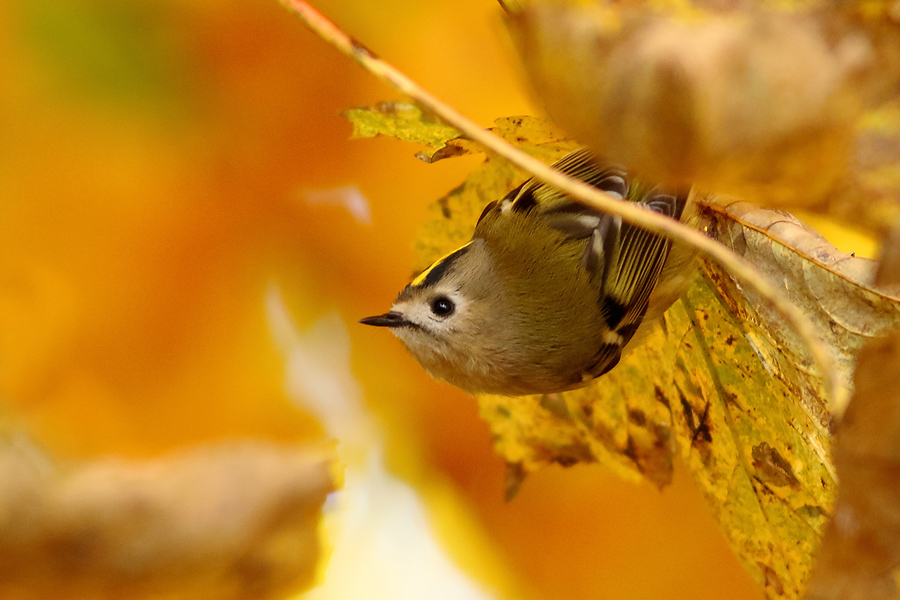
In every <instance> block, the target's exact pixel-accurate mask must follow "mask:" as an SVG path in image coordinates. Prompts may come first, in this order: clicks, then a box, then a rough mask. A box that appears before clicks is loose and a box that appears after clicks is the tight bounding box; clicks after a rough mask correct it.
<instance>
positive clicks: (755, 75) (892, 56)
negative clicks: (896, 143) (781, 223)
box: [508, 1, 900, 208]
mask: <svg viewBox="0 0 900 600" xmlns="http://www.w3.org/2000/svg"><path fill="white" fill-rule="evenodd" d="M522 4H523V6H519V7H514V8H513V9H511V10H510V15H509V18H508V22H509V25H510V30H511V32H512V34H513V38H514V39H515V41H516V42H517V44H516V45H517V48H518V49H519V52H520V54H521V56H522V59H523V64H524V66H525V68H526V71H527V72H528V75H529V79H530V82H531V84H532V86H533V88H534V89H535V91H536V92H537V95H538V97H539V99H540V100H541V102H542V103H543V105H544V106H545V107H546V109H547V111H548V112H549V114H550V116H551V117H552V118H553V119H554V120H555V121H556V122H557V123H559V124H560V125H561V126H563V127H564V128H565V129H566V130H567V131H569V132H570V133H571V134H572V135H573V136H575V137H576V138H578V139H580V140H582V141H583V142H584V143H585V144H586V145H588V146H591V147H592V148H593V149H594V150H595V151H596V152H597V153H598V154H600V155H603V156H607V157H609V158H612V159H614V160H616V161H618V162H621V163H623V164H627V165H629V166H630V168H632V169H633V170H634V171H635V172H637V173H639V174H642V175H644V176H645V177H648V178H650V179H652V180H657V181H663V182H667V183H670V184H682V185H692V184H697V185H699V186H700V187H701V188H704V189H714V190H716V191H718V192H728V193H734V194H737V195H740V196H742V197H744V198H746V199H751V200H753V201H756V202H758V203H764V204H767V205H769V206H776V205H777V206H794V207H796V206H800V205H802V206H806V207H816V208H822V207H823V206H827V205H828V204H829V199H828V195H829V194H830V193H831V192H833V190H834V189H835V188H836V187H837V186H839V185H840V184H841V183H842V182H844V181H846V179H847V176H846V171H847V167H848V165H849V164H851V162H852V160H851V157H852V156H853V153H854V152H855V151H856V137H857V135H858V132H857V129H856V127H857V124H858V123H859V121H860V119H861V118H862V117H863V116H864V115H865V114H866V111H869V110H872V109H876V108H878V107H879V106H880V105H881V103H882V102H883V101H884V100H885V99H886V97H889V96H890V94H891V93H892V92H891V91H890V90H891V89H892V86H893V85H894V84H895V83H896V81H897V80H898V78H900V69H898V61H900V37H898V36H897V33H896V27H894V26H892V25H891V23H892V21H891V17H890V13H889V11H888V10H887V8H886V6H887V5H884V6H882V5H880V4H877V3H876V5H874V6H871V7H869V8H867V9H864V8H862V6H863V5H862V4H859V5H854V4H851V5H847V6H846V7H833V8H832V10H823V7H822V6H819V5H818V4H817V3H800V2H787V3H782V4H779V5H777V6H776V5H770V6H767V8H766V10H759V9H758V7H757V6H756V5H751V4H750V3H740V2H738V3H733V4H730V5H729V8H727V9H726V8H724V7H722V6H719V5H717V4H716V3H708V2H702V1H698V2H693V3H690V2H689V3H647V4H642V3H637V4H636V3H614V4H602V5H600V4H596V3H587V5H584V3H578V2H565V3H541V2H525V3H522ZM867 6H868V5H867ZM892 82H894V83H892Z"/></svg>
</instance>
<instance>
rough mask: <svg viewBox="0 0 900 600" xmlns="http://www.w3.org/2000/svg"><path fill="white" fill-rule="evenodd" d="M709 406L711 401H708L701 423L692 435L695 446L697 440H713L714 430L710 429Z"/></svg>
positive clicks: (707, 441) (701, 416)
mask: <svg viewBox="0 0 900 600" xmlns="http://www.w3.org/2000/svg"><path fill="white" fill-rule="evenodd" d="M709 406H710V402H709V401H707V402H706V406H705V407H704V409H703V414H702V415H700V423H699V424H698V425H697V428H696V429H695V430H694V434H693V435H692V436H691V446H692V447H693V445H694V443H695V442H705V443H707V444H708V443H709V442H711V441H712V432H711V431H710V430H709V420H708V419H709Z"/></svg>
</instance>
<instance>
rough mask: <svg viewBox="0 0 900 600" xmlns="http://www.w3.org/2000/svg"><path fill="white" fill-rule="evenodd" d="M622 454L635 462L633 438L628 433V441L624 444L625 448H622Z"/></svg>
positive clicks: (635, 454)
mask: <svg viewBox="0 0 900 600" xmlns="http://www.w3.org/2000/svg"><path fill="white" fill-rule="evenodd" d="M622 454H624V455H625V456H627V457H628V458H630V459H631V460H632V461H634V462H635V463H637V461H638V456H637V448H636V447H635V445H634V438H633V437H631V436H630V435H629V436H628V442H627V443H626V444H625V449H624V450H622Z"/></svg>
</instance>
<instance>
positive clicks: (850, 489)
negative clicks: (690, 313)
mask: <svg viewBox="0 0 900 600" xmlns="http://www.w3.org/2000/svg"><path fill="white" fill-rule="evenodd" d="M894 237H895V238H896V234H895V236H894ZM893 242H894V243H892V244H891V245H890V246H889V248H888V250H887V252H886V257H885V262H884V264H883V265H882V267H881V268H880V269H879V273H878V281H879V283H881V284H895V285H896V284H900V271H898V269H897V268H896V266H897V265H898V264H900V262H898V259H900V248H898V247H897V245H896V239H894V240H893ZM885 267H888V268H885ZM855 382H856V394H855V396H854V397H853V399H852V401H851V403H850V406H849V407H848V409H847V413H846V415H845V418H844V420H843V421H842V422H841V424H840V429H839V430H838V433H837V436H836V439H835V447H834V456H835V463H836V465H837V468H838V473H839V474H840V477H841V487H840V490H839V493H838V498H837V505H836V507H835V511H834V519H833V520H832V522H831V523H830V525H829V527H828V531H827V532H826V534H825V537H824V539H823V542H822V547H821V549H820V551H819V555H818V561H817V563H816V567H815V570H814V572H813V577H812V580H811V581H810V587H809V594H808V595H807V597H808V598H810V600H857V599H858V600H863V599H866V600H881V599H884V600H888V599H894V598H897V596H898V592H897V582H896V579H895V577H894V575H893V573H892V572H895V571H896V570H897V569H898V567H900V335H898V334H897V333H894V334H893V335H890V336H887V337H885V338H883V339H881V340H877V341H875V342H872V343H870V344H869V345H867V346H866V347H865V348H863V350H862V352H861V354H860V359H859V367H858V368H857V370H856V377H855Z"/></svg>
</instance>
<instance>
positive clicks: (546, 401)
mask: <svg viewBox="0 0 900 600" xmlns="http://www.w3.org/2000/svg"><path fill="white" fill-rule="evenodd" d="M540 404H541V408H543V409H544V410H546V411H547V412H549V413H552V414H553V416H555V417H559V418H560V419H568V418H569V407H568V406H566V401H565V399H564V398H563V397H562V396H560V395H559V394H544V395H543V396H541V400H540Z"/></svg>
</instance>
